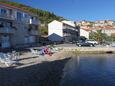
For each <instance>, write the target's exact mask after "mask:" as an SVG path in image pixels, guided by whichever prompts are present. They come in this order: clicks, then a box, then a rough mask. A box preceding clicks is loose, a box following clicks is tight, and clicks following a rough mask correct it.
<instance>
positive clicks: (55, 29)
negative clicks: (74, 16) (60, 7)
mask: <svg viewBox="0 0 115 86" xmlns="http://www.w3.org/2000/svg"><path fill="white" fill-rule="evenodd" d="M78 38H79V27H78V26H76V24H75V23H74V22H72V21H61V22H60V21H57V20H54V21H52V22H51V23H49V24H48V39H49V40H51V41H57V42H60V41H64V42H72V41H77V40H78Z"/></svg>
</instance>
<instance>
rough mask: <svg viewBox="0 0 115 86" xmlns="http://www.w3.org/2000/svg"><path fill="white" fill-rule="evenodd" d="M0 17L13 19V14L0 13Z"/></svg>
mask: <svg viewBox="0 0 115 86" xmlns="http://www.w3.org/2000/svg"><path fill="white" fill-rule="evenodd" d="M0 18H3V19H8V20H15V17H14V16H13V15H8V14H0Z"/></svg>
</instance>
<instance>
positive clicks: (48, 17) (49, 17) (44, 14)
mask: <svg viewBox="0 0 115 86" xmlns="http://www.w3.org/2000/svg"><path fill="white" fill-rule="evenodd" d="M0 2H3V3H6V4H9V5H12V6H16V7H19V8H22V9H24V10H28V11H30V12H32V13H35V14H37V15H38V17H39V19H40V22H41V24H42V27H41V34H42V35H47V24H48V23H49V22H51V21H53V20H59V21H61V20H64V18H63V17H60V16H57V15H55V14H54V13H52V12H48V11H44V10H41V9H35V8H32V7H30V6H26V5H23V4H20V3H17V2H12V1H10V0H0Z"/></svg>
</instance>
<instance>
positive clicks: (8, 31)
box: [0, 27, 14, 34]
mask: <svg viewBox="0 0 115 86" xmlns="http://www.w3.org/2000/svg"><path fill="white" fill-rule="evenodd" d="M0 33H6V34H13V33H14V29H13V28H10V27H2V28H0Z"/></svg>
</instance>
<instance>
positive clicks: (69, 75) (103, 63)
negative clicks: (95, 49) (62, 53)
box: [60, 54, 115, 86]
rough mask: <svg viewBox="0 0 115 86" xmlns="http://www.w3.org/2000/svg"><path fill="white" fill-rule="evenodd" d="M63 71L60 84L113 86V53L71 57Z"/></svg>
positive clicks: (114, 55) (114, 56) (70, 85)
mask: <svg viewBox="0 0 115 86" xmlns="http://www.w3.org/2000/svg"><path fill="white" fill-rule="evenodd" d="M63 72H64V73H63V76H62V80H61V83H60V85H61V86H115V54H109V55H98V54H97V55H81V56H78V57H77V56H76V57H73V58H72V59H70V60H69V61H68V62H67V64H66V65H65V68H64V69H63Z"/></svg>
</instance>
